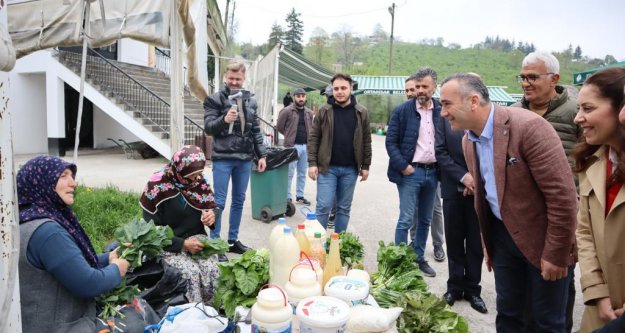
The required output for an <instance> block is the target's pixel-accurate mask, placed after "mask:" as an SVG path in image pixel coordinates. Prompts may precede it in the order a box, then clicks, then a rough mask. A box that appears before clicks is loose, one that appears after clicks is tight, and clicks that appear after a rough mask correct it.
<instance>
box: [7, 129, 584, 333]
mask: <svg viewBox="0 0 625 333" xmlns="http://www.w3.org/2000/svg"><path fill="white" fill-rule="evenodd" d="M68 154H69V155H71V153H68ZM30 157H31V156H17V157H16V163H18V164H21V163H24V162H25V161H26V160H27V159H28V158H30ZM70 159H71V156H69V158H68V160H70ZM166 162H167V161H166V160H165V159H162V158H158V159H150V160H129V159H126V157H125V155H124V154H123V152H122V151H121V150H101V151H84V152H79V157H78V175H77V179H78V181H79V182H80V183H83V184H85V185H87V186H94V187H98V186H104V185H107V184H113V185H115V186H118V187H119V188H120V189H122V190H128V191H135V192H139V191H141V190H142V189H143V187H144V186H145V183H146V181H147V179H148V177H149V175H150V174H151V173H152V172H154V171H157V170H158V169H159V168H161V167H162V166H163V165H164V164H165V163H166ZM387 165H388V155H387V154H386V149H385V147H384V137H380V136H374V137H373V163H372V166H371V170H370V176H369V180H367V181H366V182H362V183H358V185H357V186H356V193H355V195H354V201H353V205H352V214H351V219H350V224H349V228H348V231H349V232H352V233H354V234H356V235H358V236H359V237H360V239H361V241H362V242H363V243H364V245H365V251H366V259H365V264H366V266H367V268H368V269H369V270H371V271H373V270H375V268H376V264H375V259H376V258H375V257H376V252H377V248H378V241H380V240H383V241H384V242H390V241H392V240H393V239H394V230H395V224H396V222H397V217H398V209H399V198H398V195H397V188H396V186H395V185H394V184H392V183H390V182H389V181H388V178H387V177H386V168H387ZM206 173H207V175H208V176H209V179H212V175H211V170H210V168H207V169H206ZM305 196H306V197H307V198H309V199H310V200H311V201H312V202H313V205H312V206H311V208H314V202H315V197H316V183H315V182H312V181H310V180H308V181H307V183H306V190H305ZM77 200H80V198H77ZM103 204H106V203H103ZM226 206H227V207H228V206H229V202H227V203H226ZM300 207H301V206H298V209H299V208H300ZM227 215H228V209H226V212H225V216H224V219H223V224H224V228H222V236H225V235H226V234H227V222H226V221H227V220H228V216H227ZM303 220H304V217H303V215H302V214H299V213H298V214H296V215H295V216H293V217H291V218H289V219H288V224H289V225H290V226H292V227H295V226H296V225H297V224H298V223H300V222H302V221H303ZM274 225H275V222H273V223H271V224H265V223H263V222H260V221H256V220H253V219H252V212H251V202H250V190H249V189H248V193H247V200H246V202H245V207H244V210H243V221H242V223H241V229H240V239H241V240H242V241H243V243H245V244H247V245H249V246H252V247H264V246H267V238H268V235H269V233H270V231H271V229H272V228H273V227H274ZM426 257H427V258H428V260H429V261H430V264H431V265H432V267H433V268H434V269H435V270H436V272H437V276H436V277H435V278H426V281H427V282H428V285H429V287H430V291H431V292H432V293H434V294H437V295H442V294H443V293H445V291H446V280H447V276H448V274H447V272H448V270H447V261H444V262H442V263H438V262H436V261H434V259H433V254H432V245H431V238H430V239H428V247H427V248H426ZM575 276H576V280H577V281H576V282H577V283H576V284H577V291H578V292H577V297H576V307H575V315H574V317H575V324H574V330H576V329H577V328H578V327H579V321H580V320H581V314H582V309H583V303H582V299H581V294H580V292H579V290H580V286H579V268H578V269H576V272H575ZM482 297H483V298H484V301H485V302H486V305H487V306H488V309H489V313H488V314H480V313H478V312H476V311H474V310H473V309H471V307H470V306H469V303H468V302H466V301H458V302H457V303H456V304H455V305H454V306H453V309H454V310H455V311H457V312H459V313H460V314H462V315H463V316H464V317H465V318H466V319H467V320H468V321H469V326H470V331H471V332H477V333H481V332H495V284H494V275H493V273H488V272H487V271H486V269H485V268H484V267H483V271H482Z"/></svg>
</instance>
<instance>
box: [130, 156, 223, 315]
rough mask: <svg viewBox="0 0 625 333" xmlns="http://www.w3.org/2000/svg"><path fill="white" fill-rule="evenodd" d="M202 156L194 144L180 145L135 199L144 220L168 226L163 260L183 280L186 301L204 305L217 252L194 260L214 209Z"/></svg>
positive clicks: (215, 271) (212, 285) (211, 286)
mask: <svg viewBox="0 0 625 333" xmlns="http://www.w3.org/2000/svg"><path fill="white" fill-rule="evenodd" d="M205 165H206V158H205V156H204V153H203V152H202V150H201V149H200V148H199V147H196V146H185V147H183V148H182V149H180V150H179V151H177V152H176V153H175V154H174V156H173V157H172V159H171V161H170V163H168V164H167V165H166V166H165V167H163V169H161V170H160V171H158V172H156V173H154V174H153V175H152V176H151V177H150V180H149V181H148V183H147V185H146V187H145V190H144V191H143V194H142V195H141V198H140V200H139V203H140V204H141V207H142V208H143V217H144V219H145V220H146V221H150V220H152V221H154V223H155V224H157V225H167V226H170V227H171V228H172V230H173V231H174V238H173V239H172V244H171V245H170V246H169V247H166V248H165V252H164V253H163V254H162V259H163V261H164V262H165V263H166V264H169V265H171V266H173V267H175V268H177V269H179V270H180V271H181V273H182V276H183V277H184V278H185V279H187V280H188V283H187V292H186V294H185V296H186V297H187V300H188V301H189V302H202V303H205V304H209V303H210V302H211V300H212V298H213V295H214V294H215V289H216V288H217V279H218V277H219V269H218V267H217V260H216V256H213V257H211V258H207V259H193V258H192V257H191V254H194V253H197V252H199V251H201V250H202V248H203V244H202V242H201V241H202V240H207V239H208V236H207V234H206V229H205V227H209V228H213V224H214V223H215V213H214V211H213V209H214V208H215V207H217V205H216V204H215V199H214V197H213V191H212V190H211V186H210V185H209V184H208V183H207V181H206V178H205V177H204V175H203V174H202V173H203V171H204V166H205Z"/></svg>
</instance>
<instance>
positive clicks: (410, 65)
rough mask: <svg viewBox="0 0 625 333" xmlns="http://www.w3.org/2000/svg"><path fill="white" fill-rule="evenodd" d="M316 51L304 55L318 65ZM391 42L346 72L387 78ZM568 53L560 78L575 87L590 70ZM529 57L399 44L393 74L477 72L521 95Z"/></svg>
mask: <svg viewBox="0 0 625 333" xmlns="http://www.w3.org/2000/svg"><path fill="white" fill-rule="evenodd" d="M313 52H314V50H312V47H307V48H306V49H305V50H304V55H305V56H307V57H308V58H310V59H311V60H313V61H314V59H313V57H312V56H311V55H312V54H313ZM326 52H327V53H326V55H325V56H324V57H323V60H324V61H323V63H322V64H323V65H325V66H327V67H328V68H332V66H331V65H332V64H333V63H336V62H338V57H337V56H333V54H334V53H337V52H336V51H335V50H333V48H332V47H327V48H326ZM388 54H389V44H388V42H382V43H375V44H370V45H368V46H364V47H362V48H360V49H359V50H358V51H357V54H356V56H355V57H354V65H353V66H352V67H351V68H350V69H345V67H344V71H345V72H348V73H350V74H362V75H387V74H388ZM567 55H568V54H567V52H566V51H565V52H562V53H556V56H557V57H558V58H559V60H560V76H561V78H562V79H561V83H562V84H572V77H573V76H572V75H573V72H575V71H579V70H583V69H585V68H588V67H589V65H588V64H587V63H585V62H583V61H579V62H572V61H571V58H572V57H571V56H570V55H569V56H567ZM524 56H525V54H524V53H522V52H521V51H519V50H512V51H508V52H504V51H500V50H494V49H489V48H484V47H474V48H465V49H460V48H453V49H452V48H448V47H445V46H434V45H423V44H414V43H401V42H400V43H395V44H394V45H393V71H392V73H391V75H406V76H407V75H410V74H412V73H414V72H415V70H416V69H418V68H419V67H422V66H430V67H432V68H434V69H435V70H436V71H437V72H438V75H439V80H442V79H443V78H445V77H446V76H447V75H450V74H452V73H456V72H476V73H478V74H480V76H482V79H483V80H484V82H486V84H487V85H491V86H506V87H508V89H507V90H508V92H510V93H521V92H522V91H521V87H520V85H519V84H518V83H517V81H516V77H515V76H516V75H518V74H519V70H520V67H521V61H522V60H523V57H524Z"/></svg>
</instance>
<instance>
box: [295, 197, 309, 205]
mask: <svg viewBox="0 0 625 333" xmlns="http://www.w3.org/2000/svg"><path fill="white" fill-rule="evenodd" d="M295 201H297V203H301V204H302V205H304V206H310V201H308V200H306V198H304V197H297V199H296V200H295Z"/></svg>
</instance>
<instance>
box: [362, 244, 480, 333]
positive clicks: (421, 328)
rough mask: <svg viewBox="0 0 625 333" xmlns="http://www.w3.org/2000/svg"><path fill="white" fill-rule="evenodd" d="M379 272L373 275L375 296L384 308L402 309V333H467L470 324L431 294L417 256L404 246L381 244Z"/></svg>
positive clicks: (400, 320) (398, 322)
mask: <svg viewBox="0 0 625 333" xmlns="http://www.w3.org/2000/svg"><path fill="white" fill-rule="evenodd" d="M379 245H380V247H379V248H378V271H377V272H375V273H373V274H372V275H371V277H372V288H371V295H372V296H373V298H374V299H375V300H376V302H378V304H379V305H380V306H381V307H384V308H392V307H402V308H404V311H403V312H402V313H401V315H400V316H399V319H398V321H397V329H398V331H399V332H401V333H443V332H448V333H467V332H469V326H468V324H467V322H466V320H465V319H464V318H463V317H462V316H460V315H458V314H457V313H456V312H454V311H452V310H451V308H450V307H449V306H448V305H447V303H445V301H443V300H442V299H441V298H439V297H436V296H434V295H432V294H430V293H429V292H428V288H427V284H426V283H425V281H424V280H423V275H422V274H421V271H420V270H419V267H418V266H417V264H416V263H415V260H416V259H417V256H416V255H415V254H414V251H413V250H412V248H410V247H409V246H407V245H406V244H404V243H401V244H399V245H398V246H395V245H393V243H389V245H388V246H387V245H384V242H382V241H380V243H379Z"/></svg>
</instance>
